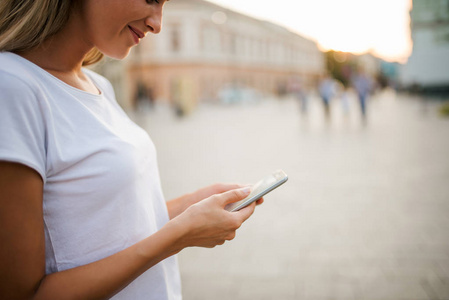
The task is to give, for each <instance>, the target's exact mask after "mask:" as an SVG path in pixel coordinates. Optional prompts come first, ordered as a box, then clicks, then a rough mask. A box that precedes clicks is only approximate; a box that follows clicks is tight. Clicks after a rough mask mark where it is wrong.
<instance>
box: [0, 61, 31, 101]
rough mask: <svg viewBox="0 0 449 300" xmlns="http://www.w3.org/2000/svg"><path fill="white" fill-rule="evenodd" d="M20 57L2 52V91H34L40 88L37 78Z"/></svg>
mask: <svg viewBox="0 0 449 300" xmlns="http://www.w3.org/2000/svg"><path fill="white" fill-rule="evenodd" d="M23 60H24V59H23V58H21V57H20V56H18V55H16V54H13V53H10V52H0V86H1V90H2V91H11V90H12V91H23V92H24V91H26V90H34V89H35V88H36V87H38V86H39V84H38V82H37V81H36V76H33V72H32V70H31V68H30V66H28V65H27V64H26V63H24V61H23Z"/></svg>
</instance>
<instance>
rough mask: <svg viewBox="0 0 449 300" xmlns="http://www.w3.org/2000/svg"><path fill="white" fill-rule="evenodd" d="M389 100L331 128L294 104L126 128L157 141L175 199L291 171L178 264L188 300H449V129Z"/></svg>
mask: <svg viewBox="0 0 449 300" xmlns="http://www.w3.org/2000/svg"><path fill="white" fill-rule="evenodd" d="M439 105H440V103H439V102H437V101H424V100H421V99H420V98H417V97H413V96H408V95H397V94H395V93H394V92H392V91H385V92H382V93H379V94H377V95H375V96H373V97H372V98H371V99H370V101H369V103H368V116H367V119H366V121H363V120H362V118H361V116H360V114H359V109H358V105H357V102H356V99H355V98H354V96H353V95H352V96H351V97H350V98H349V109H348V111H346V108H345V106H344V105H342V103H341V102H340V100H339V99H334V100H333V102H332V105H331V116H330V118H328V119H327V118H325V116H324V112H323V108H322V106H321V103H320V101H319V99H318V98H317V97H316V96H311V97H310V98H309V107H308V111H307V114H302V113H301V111H300V108H299V107H300V106H299V103H297V102H296V101H295V100H294V99H291V98H284V99H264V100H261V101H260V102H257V103H241V104H236V105H219V104H207V105H206V104H203V105H201V106H199V107H198V108H197V110H195V111H194V112H193V113H192V114H190V115H188V116H186V117H184V118H178V117H176V115H175V114H174V113H173V112H172V111H171V110H170V109H169V108H168V107H165V106H161V105H159V106H157V107H156V108H155V109H154V110H153V111H149V112H139V113H134V114H131V115H132V118H133V119H135V120H136V122H137V123H139V124H140V125H141V126H142V127H144V128H145V129H146V130H147V131H148V132H149V134H150V136H151V137H152V139H153V141H154V143H155V144H156V147H157V149H158V159H159V167H160V173H161V180H162V185H163V189H164V193H165V196H166V198H167V199H171V198H174V197H176V196H179V195H181V194H184V193H187V192H191V191H193V190H195V189H197V188H200V187H202V186H205V185H209V184H212V183H215V182H238V183H254V182H256V181H257V180H258V179H260V178H261V177H263V176H264V175H266V174H269V173H271V172H273V171H275V170H277V169H283V170H284V171H285V172H286V173H287V174H288V175H289V181H288V182H287V183H286V184H284V185H283V186H282V187H280V188H279V189H276V190H275V191H273V192H272V193H270V194H268V195H267V196H266V197H265V203H264V204H263V205H261V206H259V207H257V209H256V212H255V213H254V215H253V216H252V217H251V218H250V219H249V220H248V221H247V222H246V223H245V224H243V226H242V227H241V228H240V229H239V230H238V233H237V237H236V238H235V239H234V240H233V241H231V242H227V243H226V244H225V245H223V246H219V247H216V248H214V249H203V248H189V249H185V250H183V251H182V252H181V253H180V254H179V264H180V269H181V276H182V282H183V295H184V299H185V300H229V299H233V300H238V299H242V300H247V299H257V300H271V299H273V300H292V299H311V300H318V299H320V300H321V299H334V300H337V299H345V300H346V299H356V300H362V299H367V300H375V299H376V300H378V299H379V300H380V299H382V300H387V299H388V300H390V299H391V300H400V299H402V300H415V299H416V300H421V299H422V300H423V299H439V300H441V299H446V300H447V299H449V118H443V117H441V116H439V115H438V111H437V110H438V107H439Z"/></svg>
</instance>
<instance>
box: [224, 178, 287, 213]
mask: <svg viewBox="0 0 449 300" xmlns="http://www.w3.org/2000/svg"><path fill="white" fill-rule="evenodd" d="M287 180H288V176H287V174H285V173H284V171H282V170H278V171H276V172H274V173H272V174H270V175H268V176H266V177H264V178H262V179H261V180H260V181H258V182H257V183H256V184H255V185H253V186H252V188H251V193H250V194H249V195H248V196H247V197H246V198H245V199H243V200H240V201H238V202H234V203H230V204H228V205H226V206H225V209H226V210H227V211H230V212H233V211H238V210H240V209H242V208H244V207H245V206H248V205H250V204H251V203H253V202H254V201H256V200H258V199H260V198H262V197H263V196H264V195H265V194H267V193H269V192H271V191H272V190H274V189H275V188H277V187H279V186H280V185H282V184H283V183H285V182H286V181H287Z"/></svg>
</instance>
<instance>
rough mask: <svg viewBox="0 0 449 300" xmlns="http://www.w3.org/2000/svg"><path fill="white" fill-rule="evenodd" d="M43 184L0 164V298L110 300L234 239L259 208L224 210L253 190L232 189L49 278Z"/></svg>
mask: <svg viewBox="0 0 449 300" xmlns="http://www.w3.org/2000/svg"><path fill="white" fill-rule="evenodd" d="M42 192H43V183H42V179H41V177H40V176H39V175H38V174H37V173H36V172H35V171H34V170H32V169H30V168H28V167H26V166H23V165H20V164H16V163H7V162H0V241H1V245H2V246H1V247H0V265H1V268H0V278H2V280H0V298H1V299H75V298H76V299H106V298H110V297H111V296H113V295H114V294H116V293H117V292H119V291H120V290H121V289H123V288H124V287H126V286H127V285H128V284H129V283H130V282H131V281H133V280H134V279H135V278H136V277H138V276H139V275H140V274H142V273H143V272H145V271H146V270H147V269H148V268H151V267H152V266H154V265H155V264H157V263H158V262H160V261H161V260H163V259H165V258H167V257H169V256H171V255H173V254H176V253H178V252H179V251H181V250H182V249H184V248H186V247H190V246H200V247H214V246H216V245H221V244H223V243H224V242H225V241H226V240H231V239H233V238H234V236H235V231H236V230H237V228H239V227H240V225H241V224H242V223H243V222H244V221H245V220H246V219H247V218H249V217H250V215H251V214H252V213H253V211H254V207H255V205H251V206H249V207H247V208H245V209H242V210H241V211H239V212H236V213H229V212H227V211H225V210H224V209H223V208H224V206H226V204H228V203H231V202H235V201H238V200H240V199H243V198H244V197H246V195H247V194H248V193H249V191H246V192H245V191H243V190H231V191H228V192H226V193H222V194H219V195H215V196H212V197H209V198H208V199H206V200H205V201H201V202H200V203H197V204H195V205H192V206H190V207H189V208H188V209H187V210H186V211H185V212H184V213H182V214H180V215H179V216H178V218H176V219H173V220H172V221H170V222H169V223H167V224H166V225H165V226H164V227H163V228H162V229H161V230H159V231H158V232H156V233H155V234H153V235H151V236H149V237H148V238H146V239H144V240H142V241H140V242H139V243H137V244H135V245H133V246H131V247H129V248H126V249H124V250H123V251H121V252H118V253H116V254H114V255H111V256H109V257H106V258H104V259H102V260H99V261H96V262H93V263H91V264H88V265H84V266H80V267H76V268H73V269H70V270H66V271H62V272H57V273H53V274H50V275H45V236H44V225H43V211H42Z"/></svg>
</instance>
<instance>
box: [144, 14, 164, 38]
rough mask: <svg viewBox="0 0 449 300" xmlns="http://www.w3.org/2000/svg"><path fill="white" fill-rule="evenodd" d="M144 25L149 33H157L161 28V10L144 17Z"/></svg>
mask: <svg viewBox="0 0 449 300" xmlns="http://www.w3.org/2000/svg"><path fill="white" fill-rule="evenodd" d="M145 25H146V26H147V27H148V28H149V29H150V32H151V33H154V34H157V33H159V32H161V29H162V10H158V11H155V12H154V13H152V14H151V16H149V17H147V18H146V19H145Z"/></svg>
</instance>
